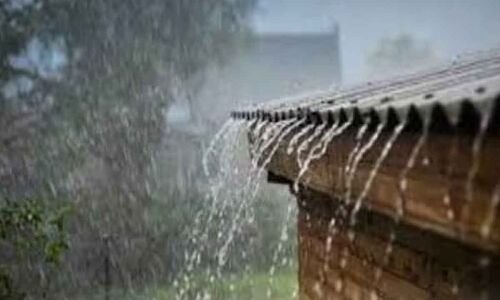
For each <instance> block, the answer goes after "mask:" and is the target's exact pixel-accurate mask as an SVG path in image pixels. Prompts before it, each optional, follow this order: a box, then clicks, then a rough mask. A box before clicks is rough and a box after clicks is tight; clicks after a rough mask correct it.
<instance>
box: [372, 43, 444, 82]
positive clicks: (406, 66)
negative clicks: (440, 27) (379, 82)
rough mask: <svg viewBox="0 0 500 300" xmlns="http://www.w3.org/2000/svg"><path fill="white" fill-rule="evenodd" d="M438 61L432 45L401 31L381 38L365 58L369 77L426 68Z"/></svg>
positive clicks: (387, 75)
mask: <svg viewBox="0 0 500 300" xmlns="http://www.w3.org/2000/svg"><path fill="white" fill-rule="evenodd" d="M437 62H438V57H437V55H436V52H435V51H434V49H433V48H432V45H431V44H429V43H428V42H426V41H425V40H421V39H418V38H417V37H415V36H413V35H411V34H406V33H402V34H399V35H396V36H391V37H386V38H382V39H381V40H380V41H379V42H378V43H377V45H376V46H375V47H374V49H372V50H371V51H370V52H369V54H368V56H367V59H366V63H367V71H368V74H367V75H368V76H369V77H370V78H382V77H390V76H396V75H401V74H405V73H406V74H407V73H410V72H414V71H418V70H420V69H425V68H428V67H430V66H432V65H434V64H436V63H437Z"/></svg>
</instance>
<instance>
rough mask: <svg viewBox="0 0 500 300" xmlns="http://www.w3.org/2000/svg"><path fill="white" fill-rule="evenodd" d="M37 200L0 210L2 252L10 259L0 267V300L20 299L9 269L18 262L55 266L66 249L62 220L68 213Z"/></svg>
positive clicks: (17, 202) (4, 206)
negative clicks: (38, 261) (6, 253)
mask: <svg viewBox="0 0 500 300" xmlns="http://www.w3.org/2000/svg"><path fill="white" fill-rule="evenodd" d="M43 203H44V201H40V200H39V199H37V200H35V199H28V200H23V201H16V202H5V204H4V205H2V206H1V207H0V242H1V247H0V248H1V249H3V250H4V251H5V250H10V252H12V255H11V256H12V257H10V259H8V260H5V261H4V262H1V263H0V296H1V297H0V298H1V299H11V298H12V299H21V298H22V296H23V294H21V293H18V292H17V289H16V287H15V285H16V282H14V280H13V279H12V278H11V276H10V273H11V270H10V269H11V268H17V267H18V266H16V264H18V263H20V262H26V261H32V260H33V259H34V260H35V261H37V260H42V261H43V262H45V263H46V264H52V265H54V264H58V263H59V261H60V258H61V256H62V253H63V252H64V250H66V249H67V248H68V243H67V238H66V235H65V219H66V216H67V215H68V209H67V208H65V209H54V208H51V207H50V206H49V205H44V204H43Z"/></svg>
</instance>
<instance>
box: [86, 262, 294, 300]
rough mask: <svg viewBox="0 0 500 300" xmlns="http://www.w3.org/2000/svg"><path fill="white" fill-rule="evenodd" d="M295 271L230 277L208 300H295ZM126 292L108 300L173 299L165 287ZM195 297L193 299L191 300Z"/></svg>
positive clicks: (212, 288)
mask: <svg viewBox="0 0 500 300" xmlns="http://www.w3.org/2000/svg"><path fill="white" fill-rule="evenodd" d="M297 286H298V285H297V273H296V270H292V269H290V270H282V271H279V272H277V273H276V274H275V275H274V276H272V277H271V276H270V275H269V274H268V273H255V274H249V275H246V276H231V277H230V278H227V279H226V280H224V281H223V282H219V283H216V284H212V285H210V286H208V287H207V292H208V293H209V294H210V298H209V299H210V300H264V299H269V300H295V299H297ZM99 294H100V295H94V296H95V297H92V298H91V299H104V295H103V294H102V293H99ZM124 294H125V293H124V292H123V291H116V290H115V291H113V292H112V293H111V297H110V298H111V299H123V300H174V299H175V297H174V292H173V289H172V288H171V287H168V286H164V287H162V286H156V287H149V288H147V289H145V290H143V291H140V292H139V291H135V292H133V293H132V292H129V293H126V295H124ZM193 298H194V297H193Z"/></svg>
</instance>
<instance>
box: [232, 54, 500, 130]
mask: <svg viewBox="0 0 500 300" xmlns="http://www.w3.org/2000/svg"><path fill="white" fill-rule="evenodd" d="M499 96H500V52H499V51H491V52H488V53H483V54H482V55H477V56H473V57H470V58H468V59H464V60H461V61H456V62H454V63H453V64H451V65H449V66H447V67H441V68H436V69H434V70H431V71H427V72H421V73H417V74H414V75H411V76H406V77H403V78H400V79H397V80H392V81H383V82H378V83H371V84H365V85H362V86H358V87H354V88H351V89H345V90H343V91H334V92H325V93H323V94H317V95H315V96H314V97H303V98H302V100H301V99H300V98H297V99H294V101H292V102H290V103H289V102H286V101H285V102H283V101H281V102H280V103H271V104H263V105H261V106H256V107H250V108H248V109H243V110H239V111H234V112H232V113H231V116H232V117H233V118H235V119H247V120H251V119H255V118H257V119H260V120H269V121H273V122H275V121H281V120H285V119H292V118H298V119H301V118H307V119H308V120H309V121H310V122H318V123H320V122H329V123H334V122H337V121H339V122H346V121H349V120H354V119H358V120H359V121H360V122H362V121H363V120H365V119H366V118H369V119H371V120H372V121H373V120H375V119H376V120H377V122H384V123H388V124H389V125H390V124H394V125H395V124H397V123H400V122H403V121H411V119H417V121H418V122H421V123H426V122H428V123H434V124H436V123H437V124H441V126H437V127H443V125H449V126H457V125H460V126H467V123H473V122H477V121H478V120H480V119H482V118H486V117H487V118H488V119H489V121H490V122H491V123H496V124H498V123H499V122H497V121H498V117H499V116H498V113H496V112H497V111H498V107H499V104H498V102H499ZM467 116H469V119H464V118H465V117H467ZM470 116H478V118H470ZM471 126H475V125H474V124H472V125H471ZM434 127H436V126H434Z"/></svg>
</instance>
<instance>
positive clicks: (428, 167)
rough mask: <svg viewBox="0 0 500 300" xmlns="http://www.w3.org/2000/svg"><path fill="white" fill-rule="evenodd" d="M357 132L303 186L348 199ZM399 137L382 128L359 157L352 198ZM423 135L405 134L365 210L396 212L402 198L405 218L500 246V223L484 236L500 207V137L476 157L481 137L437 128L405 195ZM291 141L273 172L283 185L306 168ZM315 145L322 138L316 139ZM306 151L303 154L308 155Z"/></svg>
mask: <svg viewBox="0 0 500 300" xmlns="http://www.w3.org/2000/svg"><path fill="white" fill-rule="evenodd" d="M356 133H357V130H355V129H350V130H347V131H346V132H345V133H343V134H342V135H340V136H339V137H337V138H335V139H333V141H332V142H331V143H330V144H329V145H328V148H327V150H326V153H325V155H324V156H323V157H321V158H320V159H318V160H315V161H313V162H312V163H311V165H310V167H309V169H308V171H307V172H306V173H305V175H304V176H303V177H302V178H301V180H300V183H301V185H304V186H307V187H308V188H311V189H314V190H317V191H320V192H323V193H326V194H328V195H330V196H332V197H334V198H336V199H342V198H343V196H344V195H346V193H347V192H348V191H347V187H348V185H349V180H348V177H346V174H345V172H344V171H345V168H346V164H347V162H348V159H349V156H350V154H351V153H352V150H353V149H354V148H355V145H356V140H355V137H356ZM372 134H373V131H370V132H367V133H366V134H365V135H364V138H363V140H362V141H361V145H364V144H366V143H367V141H368V139H369V138H370V137H371V136H372ZM392 134H393V133H392V132H382V134H381V135H380V137H379V138H378V139H377V142H376V143H375V144H374V146H373V147H372V148H370V149H369V150H368V151H367V152H366V154H365V155H364V156H363V157H362V158H361V160H360V161H359V165H358V166H357V169H356V172H355V173H354V176H353V180H352V182H351V184H352V189H351V191H350V192H351V201H354V200H355V199H357V198H358V197H359V195H360V194H361V192H362V191H363V189H364V188H365V187H366V182H367V179H368V177H369V175H370V173H371V172H372V170H373V167H374V165H375V163H376V161H377V159H379V157H380V154H381V152H382V149H383V148H384V146H385V145H386V142H387V141H388V140H389V139H390V138H391V136H392ZM290 136H292V135H290ZM421 136H422V135H421V133H418V132H415V131H410V132H403V133H402V134H401V135H400V136H399V138H398V139H397V140H396V142H395V144H394V145H393V147H392V149H391V151H390V152H389V154H388V155H387V157H386V158H385V159H384V161H383V162H382V164H381V167H380V169H379V170H378V172H377V174H376V176H375V178H374V180H373V182H372V184H371V186H370V189H369V191H368V193H367V196H366V199H364V200H363V209H372V210H374V211H376V212H378V213H382V214H385V215H387V216H391V217H396V216H397V215H398V214H397V211H398V210H397V208H398V203H403V205H404V213H403V214H402V215H401V217H402V222H404V223H407V224H411V225H414V226H416V227H419V228H422V229H426V230H430V231H432V232H435V233H438V234H440V235H443V236H445V237H448V238H453V239H455V240H459V241H461V242H464V243H467V244H470V245H474V246H476V247H479V248H481V249H488V250H490V251H498V250H500V222H496V221H495V220H493V222H492V225H491V230H490V234H489V235H488V236H486V235H484V234H483V233H484V231H485V230H484V227H485V223H486V221H485V220H487V219H488V218H489V219H490V220H491V216H496V215H497V213H498V210H499V206H497V207H494V205H492V200H491V199H492V196H493V191H494V189H495V186H496V185H497V184H498V183H499V179H500V156H499V152H498V151H499V149H500V138H499V135H498V134H496V133H495V134H492V135H489V136H487V138H486V139H485V140H484V143H482V147H481V149H480V153H478V155H477V157H478V159H477V161H475V159H474V157H475V154H474V153H473V150H472V149H473V144H474V143H475V136H474V135H472V134H470V133H466V134H461V133H459V132H458V133H455V134H452V133H446V132H442V131H441V132H437V133H430V134H429V136H428V138H427V139H426V142H425V143H424V145H423V147H422V148H421V151H420V152H419V153H418V155H417V157H416V163H415V166H414V167H413V168H411V169H410V170H408V172H407V176H406V177H405V181H406V183H405V185H406V191H404V193H401V189H400V186H401V174H402V173H404V172H403V170H404V169H405V168H406V166H407V164H408V160H409V157H410V154H411V153H412V151H413V150H414V147H415V145H416V144H417V142H418V141H419V139H420V138H421ZM250 141H252V139H250ZM288 142H289V138H288V139H285V140H284V141H283V142H282V143H281V145H280V146H279V148H278V150H277V151H276V153H275V155H274V156H273V158H272V160H271V162H270V164H269V165H268V167H267V169H268V170H269V171H270V172H271V173H272V174H274V175H273V176H274V177H276V178H278V177H279V178H281V179H280V181H281V182H287V180H286V179H288V181H291V182H293V181H295V179H296V178H297V175H298V173H299V166H298V165H297V157H296V152H293V153H292V154H287V151H286V147H287V146H288ZM300 142H301V141H299V144H300ZM316 142H317V139H316V141H313V142H312V144H315V143H316ZM307 152H308V151H305V152H304V153H302V155H307ZM476 163H477V165H476V166H475V164H476ZM474 167H477V172H471V168H474ZM470 174H474V176H473V178H472V179H473V180H472V181H471V182H470V183H471V185H470V186H472V187H473V189H472V191H473V194H472V195H473V197H472V199H469V198H468V197H467V192H468V191H467V187H468V185H469V181H468V178H470ZM447 195H448V196H449V197H447ZM400 201H402V202H400ZM492 207H493V210H492V209H491V208H492ZM493 219H495V218H493Z"/></svg>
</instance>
